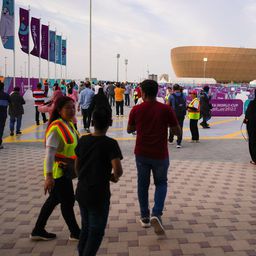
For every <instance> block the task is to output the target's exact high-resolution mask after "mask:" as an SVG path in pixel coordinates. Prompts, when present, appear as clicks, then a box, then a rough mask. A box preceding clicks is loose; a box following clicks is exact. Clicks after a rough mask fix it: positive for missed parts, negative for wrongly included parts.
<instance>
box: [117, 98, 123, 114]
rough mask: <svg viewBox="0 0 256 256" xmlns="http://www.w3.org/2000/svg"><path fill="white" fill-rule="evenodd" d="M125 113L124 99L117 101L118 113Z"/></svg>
mask: <svg viewBox="0 0 256 256" xmlns="http://www.w3.org/2000/svg"><path fill="white" fill-rule="evenodd" d="M119 113H120V115H123V114H124V101H123V100H122V101H116V115H119Z"/></svg>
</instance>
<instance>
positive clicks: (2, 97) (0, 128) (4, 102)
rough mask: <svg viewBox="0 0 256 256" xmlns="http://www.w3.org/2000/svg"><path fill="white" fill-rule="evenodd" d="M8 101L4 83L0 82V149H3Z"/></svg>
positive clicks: (8, 97)
mask: <svg viewBox="0 0 256 256" xmlns="http://www.w3.org/2000/svg"><path fill="white" fill-rule="evenodd" d="M9 103H10V96H9V94H8V93H5V92H4V83H2V82H0V149H3V148H4V147H3V145H2V143H3V140H2V138H3V134H4V126H5V122H6V118H7V107H8V105H9Z"/></svg>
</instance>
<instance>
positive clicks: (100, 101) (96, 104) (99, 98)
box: [90, 88, 112, 118]
mask: <svg viewBox="0 0 256 256" xmlns="http://www.w3.org/2000/svg"><path fill="white" fill-rule="evenodd" d="M90 107H91V111H92V112H93V111H94V110H95V109H96V108H104V109H106V110H107V111H109V112H110V113H111V118H112V108H111V106H110V105H109V102H108V98H107V96H106V94H105V93H104V91H103V88H100V89H99V91H98V93H97V94H96V95H94V96H93V99H92V102H91V106H90Z"/></svg>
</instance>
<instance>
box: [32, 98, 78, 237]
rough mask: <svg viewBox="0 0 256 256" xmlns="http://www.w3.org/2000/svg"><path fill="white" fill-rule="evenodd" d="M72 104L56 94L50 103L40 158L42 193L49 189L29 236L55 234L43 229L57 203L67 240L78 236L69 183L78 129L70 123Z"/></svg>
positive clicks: (73, 108) (73, 105)
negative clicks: (63, 221) (42, 178)
mask: <svg viewBox="0 0 256 256" xmlns="http://www.w3.org/2000/svg"><path fill="white" fill-rule="evenodd" d="M75 112H76V109H75V104H74V101H73V100H72V99H71V98H70V97H66V96H63V97H60V98H59V99H58V100H57V101H56V103H55V106H54V110H53V112H52V115H51V117H50V120H49V123H48V127H47V129H46V132H45V146H46V155H45V160H44V177H45V182H44V193H45V194H46V193H47V192H48V193H49V197H48V198H47V199H46V201H45V203H44V205H43V206H42V208H41V211H40V213H39V216H38V218H37V221H36V224H35V227H34V228H33V230H32V233H31V234H30V238H31V240H52V239H55V238H56V234H54V233H48V232H47V231H46V230H45V226H46V224H47V221H48V219H49V217H50V215H51V214H52V212H53V210H54V208H55V207H56V206H57V205H58V204H60V209H61V213H62V216H63V218H64V220H65V222H66V224H67V226H68V229H69V232H70V236H69V239H70V240H78V239H79V235H80V228H79V226H78V224H77V222H76V218H75V213H74V209H73V207H74V203H75V195H74V189H73V183H72V171H74V159H75V158H76V155H75V148H76V146H77V142H78V133H77V131H76V129H75V127H74V125H73V123H72V119H73V118H74V116H75Z"/></svg>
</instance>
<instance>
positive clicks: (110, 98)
mask: <svg viewBox="0 0 256 256" xmlns="http://www.w3.org/2000/svg"><path fill="white" fill-rule="evenodd" d="M108 100H109V105H110V106H111V107H112V105H113V107H114V106H115V95H114V94H113V95H111V94H109V95H108Z"/></svg>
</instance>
